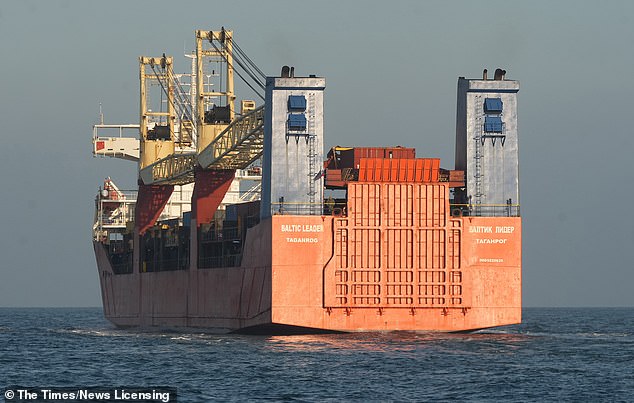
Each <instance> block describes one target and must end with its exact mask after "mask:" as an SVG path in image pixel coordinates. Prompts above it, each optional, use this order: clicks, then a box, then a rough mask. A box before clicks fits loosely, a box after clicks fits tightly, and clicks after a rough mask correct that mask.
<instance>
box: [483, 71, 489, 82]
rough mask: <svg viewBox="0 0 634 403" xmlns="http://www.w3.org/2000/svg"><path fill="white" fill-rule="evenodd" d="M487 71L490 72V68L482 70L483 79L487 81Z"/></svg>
mask: <svg viewBox="0 0 634 403" xmlns="http://www.w3.org/2000/svg"><path fill="white" fill-rule="evenodd" d="M487 72H488V70H487V69H484V71H483V72H482V79H483V80H484V81H486V80H487Z"/></svg>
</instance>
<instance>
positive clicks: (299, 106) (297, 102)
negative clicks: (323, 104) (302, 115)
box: [288, 95, 306, 111]
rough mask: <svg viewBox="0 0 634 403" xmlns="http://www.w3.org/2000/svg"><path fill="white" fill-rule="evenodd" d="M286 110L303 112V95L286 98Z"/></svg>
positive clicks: (304, 100)
mask: <svg viewBox="0 0 634 403" xmlns="http://www.w3.org/2000/svg"><path fill="white" fill-rule="evenodd" d="M288 110H289V111H305V110H306V98H305V97H304V96H303V95H290V96H289V97H288Z"/></svg>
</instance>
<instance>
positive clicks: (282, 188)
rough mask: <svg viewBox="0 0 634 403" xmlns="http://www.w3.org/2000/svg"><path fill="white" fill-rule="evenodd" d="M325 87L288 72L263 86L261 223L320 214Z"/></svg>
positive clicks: (321, 82) (323, 82) (322, 81)
mask: <svg viewBox="0 0 634 403" xmlns="http://www.w3.org/2000/svg"><path fill="white" fill-rule="evenodd" d="M325 86H326V80H325V79H324V78H321V77H315V76H310V77H295V74H294V69H293V68H288V67H287V66H285V67H284V68H283V69H282V77H268V78H267V80H266V97H265V105H266V114H265V123H264V159H263V167H262V168H263V176H262V202H261V203H262V204H261V217H262V218H266V217H269V216H271V215H272V214H294V215H321V214H322V209H323V207H322V205H323V178H322V167H323V166H322V165H323V147H324V145H323V134H324V124H323V121H324V118H323V117H324V88H325Z"/></svg>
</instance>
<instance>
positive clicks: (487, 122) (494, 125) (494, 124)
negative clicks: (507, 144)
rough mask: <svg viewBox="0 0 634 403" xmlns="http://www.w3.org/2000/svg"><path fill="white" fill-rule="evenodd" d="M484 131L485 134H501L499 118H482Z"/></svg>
mask: <svg viewBox="0 0 634 403" xmlns="http://www.w3.org/2000/svg"><path fill="white" fill-rule="evenodd" d="M484 131H485V132H486V133H502V118H501V117H499V116H486V117H485V118H484Z"/></svg>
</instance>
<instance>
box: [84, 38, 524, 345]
mask: <svg viewBox="0 0 634 403" xmlns="http://www.w3.org/2000/svg"><path fill="white" fill-rule="evenodd" d="M195 38H196V51H195V52H193V53H192V54H191V55H188V57H189V58H190V60H191V72H190V73H187V74H175V73H174V71H173V60H172V58H171V57H168V56H165V55H162V56H158V57H145V56H144V57H140V58H139V67H140V70H139V78H140V119H139V123H138V124H130V125H107V124H104V123H103V118H102V121H101V123H100V124H97V125H95V126H94V129H93V153H94V154H95V155H101V156H110V157H117V158H122V159H126V160H129V161H135V162H137V163H138V167H139V176H138V189H136V190H134V191H124V190H120V189H119V188H118V187H117V185H116V184H115V183H114V181H113V180H111V179H110V178H107V179H106V180H105V182H104V184H103V186H102V187H100V189H99V192H98V194H97V196H96V199H95V205H96V213H95V220H94V225H93V246H94V251H95V256H96V260H97V269H98V273H99V281H100V285H101V294H102V302H103V309H104V315H105V317H106V318H107V319H108V320H109V321H111V322H112V323H113V324H114V325H116V326H118V327H140V328H159V329H182V328H198V329H201V330H204V331H209V332H247V333H248V332H263V333H293V332H322V331H343V332H352V331H396V330H405V331H449V332H453V331H469V330H476V329H482V328H489V327H495V326H503V325H510V324H517V323H520V322H521V274H522V273H521V217H520V208H519V206H520V205H519V170H518V166H519V165H518V130H517V93H518V91H519V82H518V81H515V80H509V79H507V78H506V77H505V75H506V72H505V71H504V70H501V69H497V70H496V71H495V74H494V75H493V77H491V78H489V77H488V76H487V71H486V70H484V73H483V75H482V78H478V79H466V78H464V77H460V78H459V79H458V89H457V114H456V135H455V136H456V152H455V167H454V169H443V168H441V166H440V160H439V159H438V158H421V157H417V156H416V151H415V149H414V148H407V147H401V146H388V147H356V146H353V147H343V146H337V147H333V148H332V149H330V150H329V151H328V153H326V155H324V124H323V123H324V91H325V88H326V80H325V78H323V77H318V76H315V75H308V76H296V75H295V71H294V68H292V67H288V66H284V67H283V68H282V71H281V74H280V76H274V77H270V76H264V74H263V73H261V71H260V70H259V69H257V66H255V65H254V64H253V63H252V61H251V60H250V59H249V58H248V57H247V56H246V54H245V53H244V52H243V51H242V49H241V48H240V47H239V46H238V45H237V43H236V42H235V39H234V37H233V32H232V31H229V30H225V29H224V28H223V29H222V30H219V31H196V35H195ZM234 74H235V75H239V76H240V77H243V78H244V77H246V78H247V79H246V80H245V82H248V77H251V78H252V79H253V80H251V84H250V86H251V88H254V89H255V90H258V91H262V92H263V95H260V96H261V97H262V98H263V104H262V105H261V106H257V105H256V103H255V102H254V101H251V100H242V101H241V102H240V110H239V111H237V110H236V109H235V103H236V96H235V94H234V83H233V80H234ZM258 94H260V93H258ZM112 130H115V131H118V134H114V135H111V136H105V135H104V132H106V131H112ZM126 131H133V132H138V135H136V133H135V136H133V137H126V136H124V133H125V132H126Z"/></svg>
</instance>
